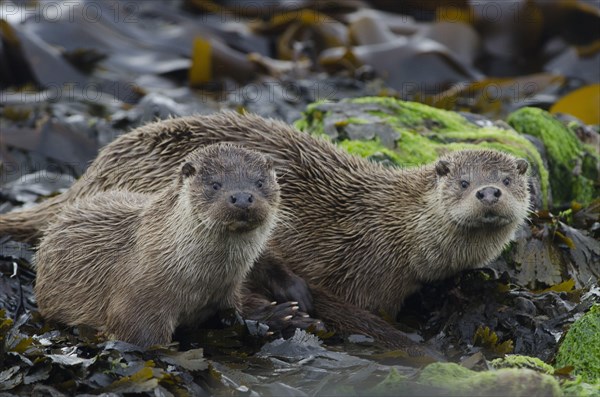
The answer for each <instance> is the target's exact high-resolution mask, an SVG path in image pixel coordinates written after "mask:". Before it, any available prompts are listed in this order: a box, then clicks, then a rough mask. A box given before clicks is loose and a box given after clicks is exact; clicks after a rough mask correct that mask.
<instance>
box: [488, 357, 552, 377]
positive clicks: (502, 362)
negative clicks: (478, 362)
mask: <svg viewBox="0 0 600 397" xmlns="http://www.w3.org/2000/svg"><path fill="white" fill-rule="evenodd" d="M490 365H491V366H492V367H493V368H495V369H500V368H528V369H533V370H535V371H538V372H542V373H545V374H550V375H551V374H553V373H554V367H552V366H551V365H550V364H546V363H545V362H543V361H542V360H540V359H539V358H537V357H529V356H521V355H518V354H508V355H506V356H504V357H502V358H497V359H495V360H492V361H491V362H490Z"/></svg>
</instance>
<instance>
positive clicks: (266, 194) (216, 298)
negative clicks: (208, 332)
mask: <svg viewBox="0 0 600 397" xmlns="http://www.w3.org/2000/svg"><path fill="white" fill-rule="evenodd" d="M178 170H179V172H174V171H173V170H172V172H171V173H172V177H171V178H170V179H171V181H169V182H167V181H163V182H162V183H161V185H167V186H166V187H165V188H164V190H163V191H162V192H159V193H155V194H141V193H132V192H126V191H118V190H117V191H111V192H103V193H99V194H97V195H94V196H90V197H85V198H82V199H80V200H77V201H75V202H74V203H72V204H69V205H67V206H65V207H64V209H63V210H62V211H61V213H60V215H59V216H58V217H57V219H56V221H55V222H53V223H51V224H50V226H49V227H48V228H47V230H46V231H45V234H44V237H43V238H42V240H41V243H40V245H39V249H38V251H37V254H36V258H35V263H36V267H37V279H36V286H35V294H36V297H37V301H38V306H39V309H40V312H41V314H42V315H43V316H44V317H46V318H48V319H52V320H55V321H59V322H62V323H65V324H68V325H78V324H86V325H89V326H92V327H95V328H98V329H104V330H106V331H107V332H108V333H109V334H114V336H115V337H116V338H118V339H121V340H125V341H128V342H131V343H135V344H138V345H141V346H149V345H154V344H164V343H168V342H169V341H170V340H171V336H172V334H173V331H174V330H175V327H176V326H178V325H180V324H181V325H187V324H192V325H196V324H198V323H201V322H202V321H204V320H205V319H206V318H207V317H209V316H210V315H212V314H214V313H215V312H216V311H218V310H220V309H228V308H237V309H241V304H240V298H239V296H238V295H239V293H240V288H241V287H242V282H243V280H244V278H245V276H246V274H247V273H248V272H249V271H250V268H251V267H252V265H253V263H254V261H255V259H256V258H257V257H258V255H259V254H260V253H261V251H262V249H263V247H264V246H265V244H266V242H267V239H268V238H269V235H270V233H271V230H272V229H273V227H274V225H275V223H276V220H277V208H278V206H279V186H278V184H277V181H276V177H275V172H274V170H273V167H272V163H271V162H270V161H269V160H268V159H267V158H265V157H264V156H263V155H261V154H259V153H257V152H255V151H250V150H247V149H242V148H239V147H235V146H232V145H228V144H216V145H209V146H206V147H204V148H201V149H198V150H196V151H194V152H192V153H191V154H189V155H188V156H187V157H186V158H185V160H184V162H183V165H182V166H181V167H178ZM173 175H175V177H173Z"/></svg>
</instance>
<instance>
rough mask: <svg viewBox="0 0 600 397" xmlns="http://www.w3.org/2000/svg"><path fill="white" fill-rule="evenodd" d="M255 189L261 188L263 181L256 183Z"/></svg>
mask: <svg viewBox="0 0 600 397" xmlns="http://www.w3.org/2000/svg"><path fill="white" fill-rule="evenodd" d="M256 187H257V188H259V189H260V188H261V187H263V181H261V180H258V181H256Z"/></svg>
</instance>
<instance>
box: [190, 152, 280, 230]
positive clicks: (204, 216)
mask: <svg viewBox="0 0 600 397" xmlns="http://www.w3.org/2000/svg"><path fill="white" fill-rule="evenodd" d="M180 178H181V182H182V183H183V184H184V186H185V187H186V189H184V191H185V192H186V194H187V197H188V202H189V203H190V204H191V205H192V208H193V211H194V212H195V213H196V214H197V215H198V217H199V218H200V219H201V220H202V222H203V223H204V224H205V225H208V226H210V227H211V228H213V227H214V228H220V229H222V230H223V231H226V232H230V233H245V232H249V231H251V230H254V229H256V228H258V227H260V226H268V227H269V228H270V227H272V226H273V224H274V222H275V219H276V211H277V208H278V206H279V185H278V183H277V178H276V175H275V170H274V166H273V162H272V161H271V160H270V159H269V158H267V157H266V156H264V155H262V154H260V153H258V152H256V151H252V150H248V149H244V148H242V147H239V146H234V145H230V144H215V145H209V146H206V147H203V148H201V149H198V150H196V151H194V152H192V153H191V154H190V155H189V156H188V158H187V159H186V162H185V163H184V164H183V165H182V167H181V177H180Z"/></svg>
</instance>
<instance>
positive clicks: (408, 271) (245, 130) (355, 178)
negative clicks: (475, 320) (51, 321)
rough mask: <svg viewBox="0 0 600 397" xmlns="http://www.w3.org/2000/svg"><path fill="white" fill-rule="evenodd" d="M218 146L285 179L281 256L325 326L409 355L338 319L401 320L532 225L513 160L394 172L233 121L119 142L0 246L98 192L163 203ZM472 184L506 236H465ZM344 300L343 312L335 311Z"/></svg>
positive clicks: (385, 331) (291, 132)
mask: <svg viewBox="0 0 600 397" xmlns="http://www.w3.org/2000/svg"><path fill="white" fill-rule="evenodd" d="M214 142H237V143H241V144H243V145H244V146H245V147H248V148H251V149H255V150H259V151H261V152H264V153H266V154H268V155H270V156H271V157H272V158H273V159H274V160H275V161H276V163H278V164H279V166H281V167H282V172H281V173H280V179H279V182H280V185H281V192H282V209H283V212H284V213H288V214H291V216H292V217H293V218H290V223H291V227H290V226H289V224H288V225H280V226H279V227H278V228H277V229H276V231H275V232H274V233H273V236H274V238H273V239H272V240H271V242H270V245H271V247H272V248H273V249H276V250H278V251H279V252H281V253H282V255H283V260H284V263H286V264H287V265H289V266H290V267H291V268H292V269H293V270H294V271H295V272H297V273H298V274H300V275H301V276H303V277H304V278H305V279H306V280H307V281H308V282H309V284H310V285H311V288H313V294H314V295H315V296H314V297H315V308H316V312H317V313H316V314H317V315H318V316H319V315H321V316H322V317H323V319H324V320H325V321H326V323H327V322H328V321H329V324H332V323H333V324H334V325H336V324H338V325H341V327H339V328H338V329H342V330H344V327H348V328H347V329H346V330H347V331H350V332H353V331H354V332H361V329H365V328H367V329H375V328H381V329H382V331H380V332H379V333H378V335H377V336H381V339H382V340H383V341H384V342H385V343H386V344H387V345H389V346H405V345H406V341H405V340H403V339H402V338H401V336H400V335H401V334H399V333H395V330H394V329H393V328H392V327H389V326H388V327H387V328H386V325H385V323H383V324H379V323H377V322H374V323H371V325H367V326H365V325H364V322H365V321H369V320H368V318H370V317H369V316H370V314H369V313H368V312H366V311H361V310H360V309H358V308H349V309H348V310H347V311H343V310H338V309H340V308H341V307H342V305H343V304H345V305H348V304H349V303H351V304H354V305H357V306H359V307H360V308H362V309H365V310H368V311H371V312H378V311H380V310H383V311H385V312H387V313H389V314H391V315H394V314H395V313H396V312H397V311H398V310H399V308H400V306H401V304H402V302H403V300H404V299H405V298H406V297H407V296H408V295H409V294H410V293H412V292H414V291H415V290H417V289H418V288H419V287H420V285H421V284H422V283H423V282H428V281H433V280H436V279H440V278H443V277H446V276H449V275H451V274H454V273H456V272H458V271H460V270H462V269H467V268H471V267H476V266H482V265H485V264H486V263H488V262H489V261H491V260H493V259H494V258H495V257H497V256H498V255H499V254H500V253H501V251H502V249H503V248H504V247H505V246H506V245H507V244H508V242H509V241H510V240H511V238H512V237H513V235H514V233H515V231H516V230H517V229H518V227H519V226H520V225H521V224H522V223H523V222H524V220H525V218H526V215H527V209H528V204H529V193H528V191H527V187H526V186H527V183H526V176H525V175H524V174H522V173H521V172H520V171H518V165H519V163H518V162H517V160H516V159H515V158H513V157H512V156H509V155H506V154H503V153H500V152H495V151H490V150H482V151H463V152H457V153H450V154H448V155H447V157H446V158H445V161H447V164H448V165H449V167H448V170H447V171H448V172H447V174H446V175H440V174H439V173H438V172H436V167H435V166H434V165H429V166H423V167H420V168H412V169H391V168H385V167H383V166H381V165H379V164H374V163H371V162H368V161H366V160H364V159H360V158H357V157H355V156H351V155H349V154H347V153H345V152H344V151H342V150H341V149H338V148H337V147H336V146H335V145H333V144H331V143H329V142H327V141H325V140H323V139H318V138H315V137H312V136H309V135H308V134H305V133H301V132H299V131H297V130H296V129H295V128H293V127H291V126H289V125H288V124H285V123H283V122H280V121H276V120H271V119H265V118H262V117H259V116H255V115H239V114H236V113H232V112H224V113H219V114H215V115H211V116H198V117H185V118H178V119H171V120H166V121H161V122H157V123H152V124H148V125H146V126H143V127H140V128H137V129H136V130H134V131H132V132H131V133H129V134H126V135H123V136H121V137H119V138H118V139H117V140H115V141H114V142H112V143H111V144H110V145H108V146H107V147H106V148H105V149H104V150H102V152H101V153H100V154H99V156H98V158H97V159H96V161H94V163H93V164H92V166H91V167H90V169H89V170H88V171H87V172H86V174H85V175H84V176H83V177H82V178H81V180H79V181H78V182H77V183H75V185H74V186H73V187H72V188H71V189H70V190H69V191H67V192H66V193H64V194H62V195H60V196H58V197H56V198H53V199H50V200H48V202H46V203H44V204H42V206H38V207H36V208H33V209H31V210H28V211H25V212H23V213H21V214H17V213H15V214H7V215H3V216H2V217H0V220H2V223H3V225H0V234H7V233H12V234H13V235H15V236H17V237H20V238H23V237H26V238H32V237H34V238H35V237H39V235H40V234H39V231H40V230H41V229H42V227H43V226H44V225H45V224H46V223H47V222H48V221H49V220H51V219H52V218H53V217H54V215H53V213H55V212H56V210H57V209H59V208H60V207H61V205H62V204H63V203H64V202H68V201H72V200H74V199H76V198H77V197H81V196H85V195H89V194H93V193H96V192H99V191H104V190H109V189H123V188H126V189H129V190H132V191H136V192H142V193H154V192H156V191H158V190H160V189H161V188H162V187H163V186H164V184H165V183H166V181H167V180H168V177H169V175H171V172H172V171H171V170H172V168H173V167H174V166H175V165H176V164H177V163H178V162H180V161H181V159H182V158H183V157H185V156H186V155H187V154H188V153H189V152H190V151H192V150H194V148H196V147H198V146H199V145H206V144H209V143H214ZM498 169H500V170H501V173H502V175H510V177H511V178H512V180H513V181H512V182H513V183H512V185H511V186H509V187H506V186H502V185H501V180H502V179H498V177H499V174H498ZM142 171H143V172H142ZM474 171H478V172H474ZM497 174H498V175H497ZM465 175H467V176H468V177H470V176H473V178H474V179H473V181H472V182H473V183H472V184H471V188H470V189H469V192H471V194H474V192H475V190H473V189H475V188H476V187H477V186H482V185H481V184H482V183H485V184H492V185H494V186H500V188H502V189H503V192H504V195H503V197H502V203H501V206H500V207H501V210H502V211H503V214H504V215H505V216H506V219H509V220H510V222H509V223H508V224H506V225H503V226H497V227H496V226H494V225H493V224H489V225H485V227H475V228H473V227H471V228H469V227H466V226H467V225H468V224H470V223H472V222H471V221H472V219H470V218H468V217H465V216H467V215H469V214H471V215H472V217H473V219H475V218H477V216H479V215H481V214H480V213H479V211H480V209H479V208H478V207H476V206H473V205H475V204H476V202H473V201H472V196H464V197H466V198H467V199H468V200H466V201H464V203H462V201H461V197H462V196H461V195H462V194H465V192H463V191H462V190H460V189H459V188H458V186H459V182H460V180H461V178H463V177H464V176H465ZM490 176H494V178H491V179H490ZM468 202H471V203H472V205H469V204H468ZM457 203H458V204H459V205H457ZM461 203H462V204H464V205H462V206H461V205H460V204H461ZM460 211H464V213H463V214H462V215H461V213H460ZM471 226H474V224H473V225H471ZM315 291H316V292H315ZM320 293H322V294H330V296H328V297H325V298H323V296H319V294H320ZM335 297H338V298H341V301H336V303H335V305H334V304H330V299H334V298H335ZM328 305H329V306H328ZM328 308H329V309H332V308H334V309H332V310H328ZM326 311H327V313H326V314H325V313H324V312H326ZM363 315H364V316H365V319H364V320H363V319H362V317H361V316H363ZM328 316H329V317H328ZM353 316H354V317H355V318H352V317H353ZM334 328H337V327H334ZM373 333H376V334H377V332H373Z"/></svg>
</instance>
